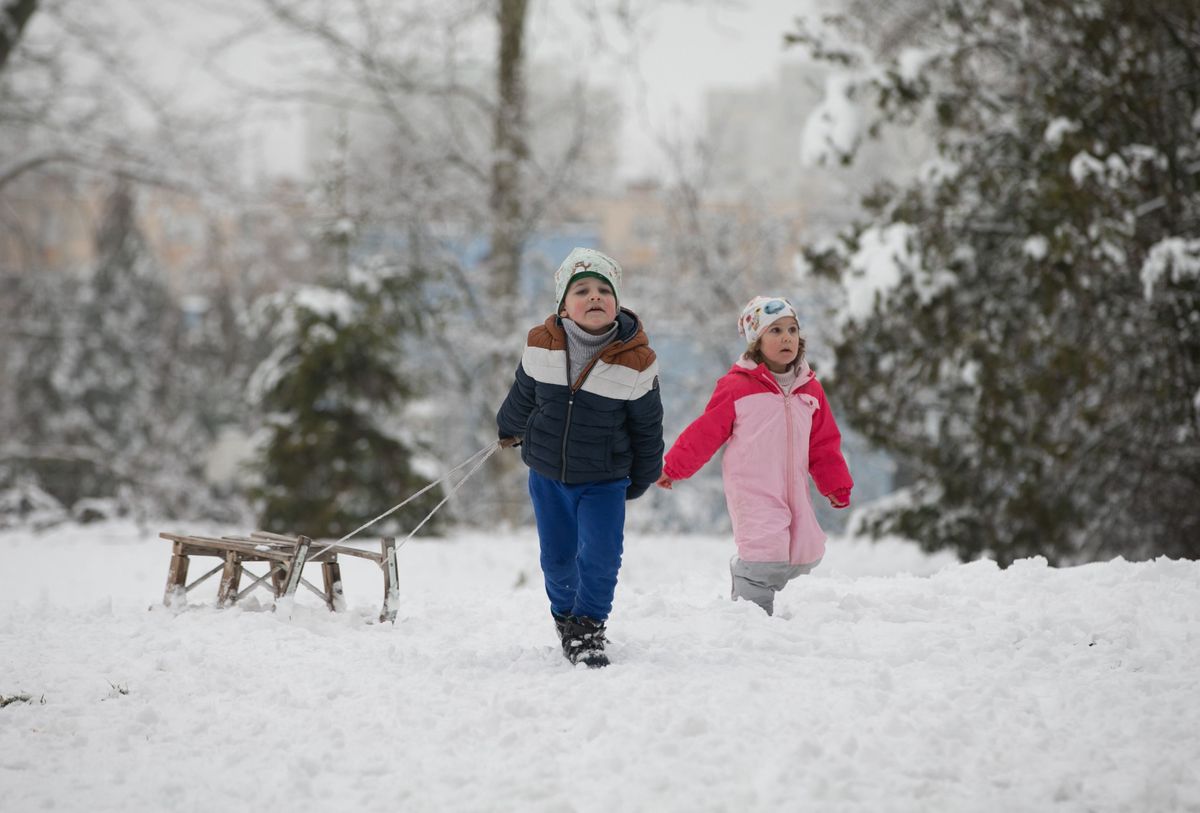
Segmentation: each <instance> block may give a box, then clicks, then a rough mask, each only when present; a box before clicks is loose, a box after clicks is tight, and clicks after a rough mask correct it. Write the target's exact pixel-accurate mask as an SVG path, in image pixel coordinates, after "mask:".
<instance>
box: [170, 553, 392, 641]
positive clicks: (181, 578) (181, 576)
mask: <svg viewBox="0 0 1200 813" xmlns="http://www.w3.org/2000/svg"><path fill="white" fill-rule="evenodd" d="M159 536H160V537H161V538H163V539H166V540H169V541H171V542H173V543H174V545H173V547H172V555H171V565H170V568H169V569H168V571H167V589H166V592H165V593H164V594H163V604H165V605H167V606H168V607H170V606H173V605H176V604H183V603H185V602H186V600H187V594H188V592H189V591H191V590H192V589H193V588H195V587H197V586H198V585H200V583H201V582H204V581H206V580H207V579H208V578H209V577H211V576H213V575H215V574H216V573H217V572H218V571H220V572H221V581H220V586H219V587H218V588H217V606H219V607H228V606H230V605H232V604H235V603H236V602H237V601H238V600H240V599H242V598H244V597H245V596H246V595H248V594H249V593H250V592H251V591H252V590H254V589H255V588H256V587H262V588H263V589H266V588H267V587H268V583H269V586H270V588H271V590H272V591H273V593H274V598H280V597H281V596H292V595H294V594H295V593H296V590H297V589H298V588H299V587H300V586H301V585H303V586H304V587H307V588H308V589H309V590H311V591H312V592H314V593H316V594H317V595H318V596H320V597H321V598H322V599H324V601H325V606H326V607H328V608H329V609H330V610H331V611H335V612H336V611H337V610H341V609H344V607H345V599H344V598H343V594H342V574H341V567H340V566H339V564H338V555H339V554H341V555H344V556H357V557H359V558H361V559H370V560H371V561H372V562H375V563H376V564H377V565H379V567H380V569H381V570H382V571H383V609H382V610H381V611H380V613H379V620H380V621H395V620H396V603H397V590H398V588H397V578H396V577H397V569H396V539H395V537H391V536H387V537H384V538H383V540H382V541H381V542H380V550H379V553H374V552H372V551H367V550H361V549H359V548H352V547H349V546H347V545H338V544H333V545H326V546H314V543H313V541H312V540H311V539H309V538H308V537H307V536H295V537H293V536H284V535H282V534H273V533H268V532H267V531H253V532H252V533H251V534H250V535H249V536H222V537H208V536H185V535H182V534H173V533H160V534H159ZM193 556H212V557H215V558H218V559H222V560H224V561H223V562H222V563H221V564H219V565H217V566H216V567H214V568H213V569H212V570H210V571H208V572H207V573H205V574H204V575H203V576H201V577H200V578H198V579H196V580H195V581H193V582H192V583H191V584H188V583H187V575H188V565H189V562H190V560H191V557H193ZM247 562H256V563H257V562H261V563H264V564H266V566H267V572H266V573H265V574H263V575H262V576H258V577H256V578H254V581H252V582H251V583H250V584H249V585H247V586H246V587H244V588H243V587H241V580H242V572H243V570H244V565H245V564H246V563H247ZM309 562H315V563H320V565H321V575H322V577H323V579H324V590H319V589H317V587H316V586H315V585H313V584H312V583H311V582H309V581H308V580H307V579H305V578H304V566H305V565H306V564H308V563H309ZM246 572H247V574H248V575H250V576H254V574H253V573H251V572H250V571H246Z"/></svg>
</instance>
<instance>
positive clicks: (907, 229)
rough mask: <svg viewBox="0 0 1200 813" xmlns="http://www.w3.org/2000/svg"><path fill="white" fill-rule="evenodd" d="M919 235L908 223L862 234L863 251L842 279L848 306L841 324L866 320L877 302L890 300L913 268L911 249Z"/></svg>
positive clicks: (844, 310) (896, 224)
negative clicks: (888, 298)
mask: <svg viewBox="0 0 1200 813" xmlns="http://www.w3.org/2000/svg"><path fill="white" fill-rule="evenodd" d="M915 233H916V231H915V229H914V228H913V227H912V226H910V225H909V224H907V223H892V224H889V225H887V226H882V227H881V226H872V227H870V228H868V229H866V230H865V231H864V232H863V233H862V236H861V237H860V238H859V249H858V251H857V252H856V253H855V254H854V256H853V257H851V258H850V264H849V269H848V271H847V273H846V274H845V275H843V277H842V285H843V286H844V287H845V290H846V304H845V307H844V308H843V309H842V311H841V313H840V314H839V315H838V322H839V324H843V325H844V324H845V323H846V322H848V321H852V320H853V321H859V322H861V321H863V320H865V319H866V318H868V317H869V316H870V315H871V313H872V312H873V311H874V309H875V302H876V299H877V298H880V299H884V298H886V297H887V295H888V293H890V292H891V291H892V290H893V289H894V288H896V287H897V286H898V285H899V284H900V281H901V279H902V276H903V268H904V267H905V266H908V267H911V266H912V264H913V263H914V260H915V257H914V255H913V252H912V251H911V249H910V248H909V239H910V238H911V237H912V236H913V235H914V234H915Z"/></svg>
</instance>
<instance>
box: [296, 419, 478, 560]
mask: <svg viewBox="0 0 1200 813" xmlns="http://www.w3.org/2000/svg"><path fill="white" fill-rule="evenodd" d="M499 448H500V441H498V440H493V441H492V442H491V443H489V444H488V445H487V446H484V447H483V448H482V449H480V450H479V451H477V452H476V453H475V454H473V455H471V456H470V457H468V458H467V459H466V460H464V461H463V462H461V463H459V464H458V465H457V466H455V467H454V468H452V469H450V471H448V472H446V473H445V474H444V475H442V477H441V478H440V479H437V480H434V481H433V482H432V483H430V484H429V485H427V486H425V487H424V488H423V489H421V490H420V491H418V492H417V493H416V494H413V495H412V496H411V497H409V498H408V499H406V500H404V502H401V503H397V504H396V505H393V506H392V507H391V508H389V509H388V510H386V511H384V512H383V513H382V514H380V515H379V516H377V517H375V519H373V520H371V521H370V522H367V523H365V524H363V525H360V526H359V527H357V528H355V529H354V530H353V531H351V532H350V533H348V534H346V535H345V536H343V537H342V538H341V539H339V540H337V541H336V542H330V543H329V544H328V545H326V546H325V547H323V548H321V549H320V550H318V551H317V552H316V553H313V554H309V557H308V558H310V559H311V558H313V557H314V556H319V555H320V554H322V553H324V552H325V551H327V550H329V549H330V548H332V547H334V546H335V545H340V544H342V543H343V542H345V541H346V540H347V539H349V538H350V537H352V536H354V535H355V534H357V533H359V532H360V531H365V530H366V529H367V528H370V527H371V526H372V525H374V524H375V523H376V522H379V520H381V519H383V518H385V517H388V516H391V515H392V514H394V513H395V512H396V511H399V510H400V509H401V508H403V507H404V506H406V505H408V504H409V503H410V502H412V501H413V500H415V499H416V498H417V497H420V496H421V495H422V494H424V493H425V492H426V491H428V490H429V489H431V488H433V487H434V486H436V485H438V484H439V483H443V482H445V481H446V480H448V479H449V478H450V475H452V474H454V472H456V471H458V470H459V469H461V468H464V467H465V466H467V465H469V464H471V463H474V464H475V465H474V466H471V469H470V471H468V472H467V473H466V474H464V475H463V476H462V479H461V480H459V481H458V482H457V483H455V484H454V487H453V488H451V489H450V492H449V493H448V494H446V496H445V497H443V498H442V501H441V502H440V503H438V504H437V505H435V506H434V507H433V510H432V511H430V512H429V513H428V514H426V515H425V519H423V520H421V522H420V523H419V524H418V525H417V527H415V528H413V529H412V531H410V532H409V534H408V536H406V537H404V541H403V542H401V543H400V544H399V545H396V548H397V549H399V548H400V547H401V546H402V545H404V543H405V542H407V541H408V540H410V539H412V538H413V534H415V533H416V532H417V531H419V530H421V528H422V526H424V525H425V523H426V522H429V520H430V519H431V518H432V517H433V515H434V514H436V513H437V511H438V509H439V508H441V507H442V506H443V505H445V504H446V500H448V499H450V498H451V497H453V496H454V493H455V492H456V491H458V489H459V488H460V487H461V486H462V484H463V483H465V482H467V480H468V479H470V477H471V475H472V474H474V473H475V472H477V471H479V467H480V466H482V465H483V464H484V463H485V462H487V459H488V458H489V457H491V456H492V455H493V454H495V452H496V450H497V449H499Z"/></svg>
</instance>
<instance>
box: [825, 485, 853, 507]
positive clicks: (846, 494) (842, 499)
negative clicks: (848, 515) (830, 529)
mask: <svg viewBox="0 0 1200 813" xmlns="http://www.w3.org/2000/svg"><path fill="white" fill-rule="evenodd" d="M829 504H830V505H832V506H833V507H834V508H847V507H849V505H850V489H848V488H839V489H838V490H837V491H835V492H833V493H832V494H830V495H829Z"/></svg>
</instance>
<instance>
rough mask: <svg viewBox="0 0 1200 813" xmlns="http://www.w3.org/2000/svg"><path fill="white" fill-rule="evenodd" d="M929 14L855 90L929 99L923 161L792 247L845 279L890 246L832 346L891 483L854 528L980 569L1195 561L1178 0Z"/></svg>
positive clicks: (1192, 102) (1193, 361)
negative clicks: (1040, 562)
mask: <svg viewBox="0 0 1200 813" xmlns="http://www.w3.org/2000/svg"><path fill="white" fill-rule="evenodd" d="M932 5H933V6H934V9H933V14H934V19H933V20H932V24H931V25H930V26H928V27H927V29H925V30H926V31H931V32H934V33H932V34H931V35H930V36H929V38H928V39H927V41H924V42H922V43H919V44H920V45H921V46H922V50H919V51H912V50H910V51H907V52H905V53H902V54H901V55H900V56H899V57H897V58H896V59H893V60H892V61H890V62H888V63H886V64H885V65H884V66H883V67H882V69H881V70H878V71H876V72H874V73H873V74H872V76H871V78H870V79H868V80H866V81H862V82H860V84H859V90H860V92H864V93H865V92H866V91H867V90H868V89H872V88H873V89H874V90H875V91H876V92H877V94H878V95H877V100H878V103H879V108H880V110H881V111H882V118H883V119H897V118H913V117H915V116H918V115H919V113H920V112H922V111H924V112H926V113H928V114H929V115H930V116H931V117H932V119H933V121H934V122H935V133H936V138H937V145H938V150H939V159H940V160H939V161H938V162H937V164H936V166H932V167H930V168H928V171H926V172H925V173H923V175H922V177H921V178H920V180H918V181H917V182H915V183H913V184H911V185H909V186H907V187H905V188H901V189H891V190H881V192H880V194H879V195H877V196H876V197H875V198H873V199H872V200H871V201H868V204H869V208H870V212H871V217H870V220H869V221H868V222H866V223H863V224H861V225H860V226H859V227H858V228H856V229H855V230H854V231H853V233H852V234H849V235H847V236H846V240H845V245H844V246H843V247H842V249H841V250H840V251H833V252H816V251H814V252H813V256H814V259H817V260H818V261H820V262H821V263H822V264H823V265H824V267H825V268H827V269H834V270H836V271H837V272H838V273H842V274H843V276H844V279H846V280H847V281H849V282H851V283H853V282H854V281H855V279H856V278H857V279H860V281H861V275H862V274H863V268H864V266H865V265H866V256H867V253H868V251H869V250H871V247H872V246H878V245H881V244H888V243H890V244H892V245H895V246H899V248H898V250H895V251H893V252H892V254H893V258H894V268H893V271H894V272H895V274H896V283H895V285H894V286H890V287H885V288H882V289H880V290H879V291H878V292H877V295H876V296H875V298H874V299H873V300H870V301H866V302H865V305H866V307H860V308H859V309H858V310H856V311H853V312H851V313H850V315H849V318H848V321H847V323H846V325H845V330H844V335H843V340H842V342H841V343H840V345H839V347H838V350H837V352H838V392H839V396H840V397H841V398H843V399H844V400H845V401H846V403H847V406H848V412H849V416H850V419H851V421H852V422H853V423H854V424H855V425H856V426H858V427H860V428H861V429H863V430H864V431H865V432H866V433H867V434H868V435H869V436H870V437H871V438H872V439H873V440H874V441H875V442H876V443H878V444H880V445H881V446H883V447H885V448H887V449H888V450H890V451H891V452H892V453H893V454H895V455H896V456H897V458H899V459H900V461H901V462H902V463H903V464H904V466H905V467H906V469H907V470H908V471H909V472H910V474H911V477H912V480H913V486H912V489H911V496H912V499H911V501H910V502H908V503H906V504H902V505H899V506H897V507H893V508H891V509H889V510H887V511H883V512H881V513H880V514H879V515H878V516H877V517H876V520H875V522H874V527H875V529H876V530H879V531H888V532H900V533H903V534H905V535H907V536H909V537H911V538H914V539H917V540H920V541H921V542H922V544H923V545H925V546H926V547H927V548H930V549H935V548H942V547H951V548H954V549H956V550H957V551H958V552H959V554H960V555H962V556H964V557H968V558H969V557H974V556H978V555H981V554H987V555H991V556H994V557H995V558H996V559H998V560H999V561H1001V562H1009V561H1011V560H1013V559H1014V558H1017V557H1021V556H1029V555H1034V554H1044V555H1046V556H1047V557H1048V558H1049V559H1051V560H1052V561H1055V562H1058V561H1080V560H1089V559H1095V558H1100V557H1107V556H1111V555H1114V554H1123V555H1127V556H1144V555H1152V554H1159V553H1165V554H1169V555H1173V556H1189V557H1195V556H1197V555H1200V512H1197V511H1196V506H1195V500H1196V496H1197V495H1198V494H1200V415H1198V413H1200V399H1198V398H1197V393H1198V392H1200V284H1198V282H1200V280H1198V279H1197V268H1200V242H1197V241H1196V240H1195V239H1194V236H1195V235H1196V234H1198V233H1200V174H1198V172H1200V163H1198V162H1200V140H1198V138H1197V128H1198V127H1200V8H1198V7H1197V6H1196V5H1195V4H1194V3H1191V2H1188V0H1174V1H1173V2H1164V3H1140V2H1135V0H1098V1H1096V0H1087V2H1084V1H1083V0H1001V1H1000V2H990V1H989V2H985V1H984V0H958V1H956V2H951V0H939V2H935V3H933V4H932ZM798 39H801V40H803V39H805V37H804V36H800V37H798ZM839 58H840V59H841V60H842V61H843V62H849V63H853V61H854V60H853V58H852V57H848V56H847V54H846V53H842V54H841V55H840V57H839ZM918 67H919V68H920V69H919V70H918V69H917V68H918ZM1188 238H1193V239H1188Z"/></svg>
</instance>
